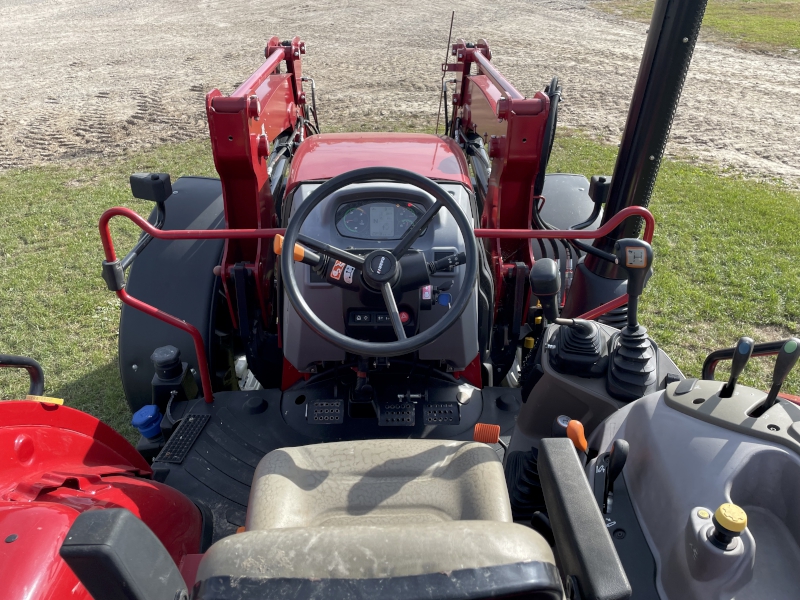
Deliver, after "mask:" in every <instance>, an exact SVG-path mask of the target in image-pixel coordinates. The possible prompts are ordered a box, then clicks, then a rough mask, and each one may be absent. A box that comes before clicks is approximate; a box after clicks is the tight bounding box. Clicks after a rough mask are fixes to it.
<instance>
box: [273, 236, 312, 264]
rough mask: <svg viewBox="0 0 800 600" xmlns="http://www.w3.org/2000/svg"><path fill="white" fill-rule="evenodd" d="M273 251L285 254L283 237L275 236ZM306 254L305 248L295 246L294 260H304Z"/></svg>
mask: <svg viewBox="0 0 800 600" xmlns="http://www.w3.org/2000/svg"><path fill="white" fill-rule="evenodd" d="M272 249H273V250H274V251H275V254H277V255H279V256H280V254H281V253H283V236H282V235H280V234H278V235H276V236H275V239H274V240H273V242H272ZM305 255H306V253H305V250H304V249H303V247H302V246H301V245H300V244H295V245H294V259H295V260H303V257H305Z"/></svg>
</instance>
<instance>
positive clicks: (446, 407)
mask: <svg viewBox="0 0 800 600" xmlns="http://www.w3.org/2000/svg"><path fill="white" fill-rule="evenodd" d="M422 420H423V423H425V425H459V424H461V406H460V405H459V404H458V403H457V402H441V403H437V404H423V405H422Z"/></svg>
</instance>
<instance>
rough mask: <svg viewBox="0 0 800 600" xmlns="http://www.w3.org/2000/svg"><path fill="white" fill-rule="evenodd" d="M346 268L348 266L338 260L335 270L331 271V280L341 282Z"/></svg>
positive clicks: (334, 266)
mask: <svg viewBox="0 0 800 600" xmlns="http://www.w3.org/2000/svg"><path fill="white" fill-rule="evenodd" d="M346 266H347V265H346V264H344V263H343V262H342V261H340V260H337V261H336V263H334V265H333V268H332V269H331V274H330V278H331V279H335V280H336V281H339V280H340V279H341V278H342V271H343V270H344V268H345V267H346Z"/></svg>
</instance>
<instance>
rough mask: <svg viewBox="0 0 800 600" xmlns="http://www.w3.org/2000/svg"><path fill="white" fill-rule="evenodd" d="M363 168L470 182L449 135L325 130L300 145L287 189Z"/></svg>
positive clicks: (461, 153) (467, 184)
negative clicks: (411, 172) (404, 171)
mask: <svg viewBox="0 0 800 600" xmlns="http://www.w3.org/2000/svg"><path fill="white" fill-rule="evenodd" d="M364 167H399V168H401V169H407V170H409V171H413V172H414V173H418V174H420V175H424V176H425V177H429V178H431V179H434V180H440V181H453V182H457V183H462V184H464V185H465V186H467V187H468V188H469V189H472V184H471V183H470V178H469V169H468V167H467V162H466V160H465V159H464V152H463V151H462V150H461V148H460V147H459V146H458V144H456V143H455V141H453V140H452V139H450V138H440V137H438V136H435V135H431V134H419V133H329V134H322V135H314V136H311V137H309V138H306V140H305V141H304V142H303V143H302V144H301V145H300V147H299V148H298V149H297V152H296V154H295V157H294V160H292V167H291V173H290V175H289V181H288V183H287V186H286V189H287V192H289V191H291V190H293V189H294V188H295V187H296V186H297V185H298V184H300V183H302V182H303V181H319V180H323V179H330V178H332V177H336V176H337V175H341V174H342V173H345V172H347V171H352V170H354V169H361V168H364Z"/></svg>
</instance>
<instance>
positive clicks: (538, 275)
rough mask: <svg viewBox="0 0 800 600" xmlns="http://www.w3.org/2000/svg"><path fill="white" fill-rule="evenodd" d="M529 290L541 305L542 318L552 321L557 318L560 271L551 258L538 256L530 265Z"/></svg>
mask: <svg viewBox="0 0 800 600" xmlns="http://www.w3.org/2000/svg"><path fill="white" fill-rule="evenodd" d="M529 277H530V281H531V291H532V292H533V295H534V296H536V299H537V300H539V303H540V304H541V305H542V311H543V312H544V318H545V319H547V320H548V321H550V322H551V323H553V322H554V321H555V320H556V319H557V318H558V312H559V306H558V299H559V294H558V292H559V291H560V290H561V272H560V271H559V268H558V265H557V264H556V261H554V260H553V259H552V258H540V259H539V260H537V261H536V262H535V263H533V267H531V273H530V276H529Z"/></svg>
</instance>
